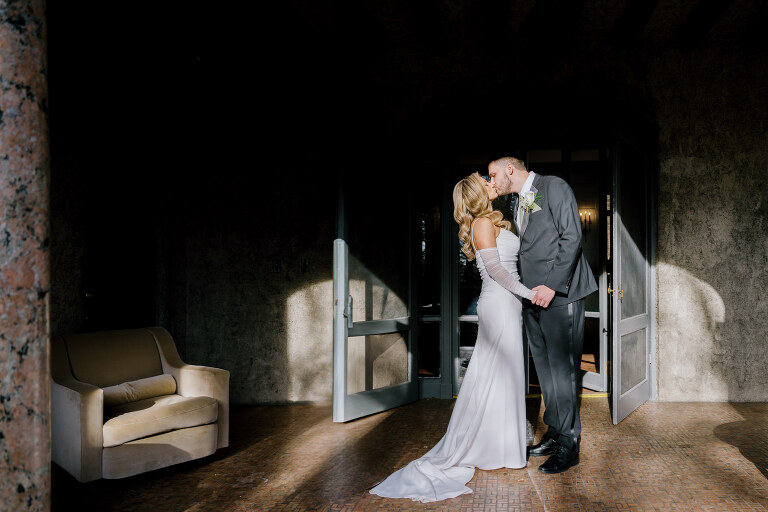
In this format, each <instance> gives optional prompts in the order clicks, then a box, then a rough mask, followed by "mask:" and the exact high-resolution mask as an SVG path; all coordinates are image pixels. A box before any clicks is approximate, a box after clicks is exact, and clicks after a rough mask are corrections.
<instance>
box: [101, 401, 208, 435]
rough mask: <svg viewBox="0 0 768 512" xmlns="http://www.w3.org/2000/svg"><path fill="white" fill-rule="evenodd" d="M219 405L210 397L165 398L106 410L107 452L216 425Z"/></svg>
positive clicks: (126, 404)
mask: <svg viewBox="0 0 768 512" xmlns="http://www.w3.org/2000/svg"><path fill="white" fill-rule="evenodd" d="M218 411H219V407H218V403H217V401H216V399H215V398H211V397H208V396H193V397H185V396H181V395H166V396H157V397H153V398H146V399H144V400H139V401H136V402H128V403H125V404H122V405H118V406H116V407H110V408H109V409H105V411H104V415H105V419H106V418H108V419H107V421H105V422H104V448H108V447H110V446H117V445H121V444H123V443H127V442H129V441H133V440H136V439H140V438H143V437H147V436H151V435H155V434H160V433H162V432H169V431H171V430H177V429H182V428H187V427H196V426H198V425H207V424H209V423H214V422H215V421H216V420H217V418H218Z"/></svg>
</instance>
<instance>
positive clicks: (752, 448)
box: [714, 403, 768, 479]
mask: <svg viewBox="0 0 768 512" xmlns="http://www.w3.org/2000/svg"><path fill="white" fill-rule="evenodd" d="M730 405H731V407H733V408H734V410H736V412H738V413H739V414H740V415H741V417H742V418H744V420H743V421H732V422H730V423H723V424H722V425H718V426H717V427H715V429H714V434H715V436H716V437H717V438H718V439H720V440H721V441H724V442H726V443H728V444H730V445H731V446H734V447H735V448H738V449H739V451H740V452H741V454H742V455H743V456H744V458H745V459H747V460H749V461H750V462H752V463H753V464H754V465H755V467H756V468H757V469H758V470H759V471H760V472H761V473H762V474H763V476H764V477H766V479H768V418H767V417H766V414H765V405H764V404H761V403H731V404H730Z"/></svg>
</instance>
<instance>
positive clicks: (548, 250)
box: [488, 157, 597, 473]
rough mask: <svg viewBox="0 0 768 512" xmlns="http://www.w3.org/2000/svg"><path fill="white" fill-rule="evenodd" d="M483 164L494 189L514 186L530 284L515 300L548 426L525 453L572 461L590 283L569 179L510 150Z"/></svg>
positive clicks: (503, 191)
mask: <svg viewBox="0 0 768 512" xmlns="http://www.w3.org/2000/svg"><path fill="white" fill-rule="evenodd" d="M488 172H489V174H490V176H491V184H493V185H494V186H495V187H496V190H497V191H498V193H499V195H507V194H513V193H516V194H518V195H517V200H516V201H513V206H512V207H513V210H514V217H515V223H516V224H517V228H518V233H519V234H520V252H519V265H520V278H521V280H522V282H523V284H524V285H526V286H527V287H529V288H532V289H534V290H536V292H537V295H536V296H535V297H534V298H533V299H532V301H530V302H529V301H523V325H524V326H525V333H526V336H527V339H528V344H529V346H530V347H531V353H532V354H533V362H534V364H535V365H536V373H537V375H538V377H539V383H540V384H541V392H542V397H543V399H544V423H546V424H547V426H548V427H549V428H548V430H547V432H546V433H545V434H544V436H543V437H542V438H541V441H539V443H538V444H537V445H534V446H532V447H530V448H529V452H528V453H529V454H530V455H534V456H540V455H550V457H549V458H548V459H547V460H546V461H545V462H544V463H543V464H542V465H541V466H539V471H541V472H542V473H560V472H562V471H565V470H567V469H568V468H570V467H571V466H575V465H576V464H578V463H579V442H580V440H581V422H580V420H579V386H580V378H579V377H580V375H579V374H580V364H581V352H582V347H583V340H584V297H586V296H587V295H589V294H590V293H592V292H594V291H595V290H597V283H596V282H595V277H594V276H593V275H592V271H591V269H590V268H589V264H588V263H587V260H586V259H585V258H584V255H583V254H582V253H581V220H580V218H579V212H578V207H577V206H576V197H575V196H574V195H573V190H571V187H569V186H568V184H567V183H566V182H565V181H563V180H562V179H560V178H558V177H555V176H542V175H539V174H535V173H533V172H528V170H527V169H526V167H525V164H524V163H523V162H522V161H521V160H518V159H517V158H512V157H503V158H499V159H498V160H494V161H492V162H491V163H490V164H488ZM537 285H538V286H537ZM534 287H535V288H534Z"/></svg>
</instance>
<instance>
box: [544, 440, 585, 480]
mask: <svg viewBox="0 0 768 512" xmlns="http://www.w3.org/2000/svg"><path fill="white" fill-rule="evenodd" d="M578 463H579V449H578V448H576V447H575V448H568V447H567V446H562V445H559V444H558V445H557V446H556V447H555V453H554V454H553V455H552V456H551V457H550V458H548V459H547V460H546V461H544V464H542V465H541V466H539V471H541V472H542V473H548V474H550V473H562V472H563V471H565V470H566V469H568V468H570V467H573V466H575V465H576V464H578Z"/></svg>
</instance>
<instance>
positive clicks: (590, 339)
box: [581, 317, 600, 373]
mask: <svg viewBox="0 0 768 512" xmlns="http://www.w3.org/2000/svg"><path fill="white" fill-rule="evenodd" d="M581 369H582V370H583V371H588V372H595V373H600V318H595V317H587V318H585V319H584V350H583V352H582V355H581Z"/></svg>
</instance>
